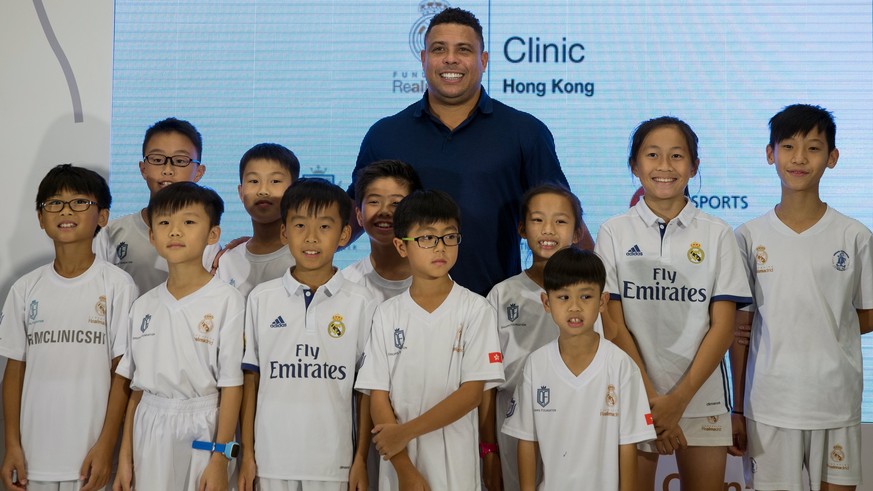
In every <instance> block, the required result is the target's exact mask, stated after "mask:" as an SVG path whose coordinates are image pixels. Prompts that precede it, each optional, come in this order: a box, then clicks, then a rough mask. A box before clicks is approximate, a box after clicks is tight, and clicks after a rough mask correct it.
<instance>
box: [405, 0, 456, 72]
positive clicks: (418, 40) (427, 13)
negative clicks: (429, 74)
mask: <svg viewBox="0 0 873 491" xmlns="http://www.w3.org/2000/svg"><path fill="white" fill-rule="evenodd" d="M449 7H451V5H449V2H447V1H446V0H421V2H420V3H419V4H418V11H419V12H421V17H419V19H418V20H417V21H415V24H413V25H412V29H410V30H409V49H410V50H411V51H412V56H414V57H415V59H416V60H420V59H421V52H422V51H423V50H424V33H425V32H427V26H428V25H430V20H431V19H433V16H435V15H436V14H438V13H440V12H442V11H443V10H445V9H447V8H449Z"/></svg>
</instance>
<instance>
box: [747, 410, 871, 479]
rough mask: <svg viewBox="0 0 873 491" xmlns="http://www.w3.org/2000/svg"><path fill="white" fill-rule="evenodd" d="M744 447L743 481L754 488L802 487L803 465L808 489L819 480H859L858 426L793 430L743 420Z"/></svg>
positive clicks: (859, 437) (859, 436)
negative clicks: (807, 478) (745, 447)
mask: <svg viewBox="0 0 873 491" xmlns="http://www.w3.org/2000/svg"><path fill="white" fill-rule="evenodd" d="M746 435H747V439H748V450H747V452H746V455H745V457H744V458H743V464H744V465H743V467H744V470H745V474H746V483H747V484H749V485H754V486H755V489H761V490H769V489H786V490H789V491H794V490H802V489H803V468H804V467H805V468H806V469H807V471H808V472H809V482H810V489H811V490H812V491H818V490H819V489H820V488H821V483H822V482H827V483H830V484H837V485H840V486H857V485H858V484H860V483H861V425H854V426H847V427H844V428H832V429H828V430H795V429H790V428H779V427H776V426H769V425H765V424H763V423H758V422H755V421H752V420H750V419H747V420H746Z"/></svg>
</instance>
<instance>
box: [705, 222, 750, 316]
mask: <svg viewBox="0 0 873 491" xmlns="http://www.w3.org/2000/svg"><path fill="white" fill-rule="evenodd" d="M718 250H719V258H718V259H719V260H718V273H717V274H716V277H715V284H714V285H713V288H712V301H713V302H718V301H730V302H735V303H736V304H737V307H745V306H746V305H749V304H751V303H752V293H751V290H749V278H748V274H747V273H746V271H747V270H746V268H747V266H745V264H746V262H745V261H743V256H742V254H741V253H740V250H739V245H738V244H737V240H736V237H735V236H734V234H733V231H732V230H731V228H730V227H729V226H728V225H727V224H725V229H724V231H723V232H722V233H721V234H719V245H718Z"/></svg>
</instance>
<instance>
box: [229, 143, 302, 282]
mask: <svg viewBox="0 0 873 491" xmlns="http://www.w3.org/2000/svg"><path fill="white" fill-rule="evenodd" d="M298 177H300V162H299V161H298V160H297V157H296V156H295V155H294V153H293V152H292V151H291V150H288V149H287V148H285V147H283V146H282V145H279V144H278V143H259V144H257V145H255V146H253V147H252V148H250V149H248V151H246V153H244V154H243V156H242V158H241V159H240V161H239V182H240V184H239V186H238V187H237V190H238V191H239V199H240V201H242V203H243V206H244V207H245V209H246V212H247V213H248V214H249V216H251V217H252V237H251V238H250V239H249V240H248V241H246V242H245V243H243V244H239V245H237V246H236V247H234V248H232V249H228V248H225V249H224V250H223V251H221V252H220V253H219V255H218V258H217V260H218V269H217V271H216V273H215V274H216V276H218V277H219V278H221V279H222V280H223V281H224V282H226V283H228V284H230V285H231V286H234V287H236V289H237V290H239V291H240V293H242V294H243V296H248V294H249V292H251V291H252V288H254V287H256V286H258V285H259V284H261V283H263V282H265V281H268V280H273V279H276V278H279V277H280V276H282V275H283V274H285V273H286V272H287V271H288V268H290V267H291V266H293V265H294V258H293V257H292V256H291V252H290V251H289V250H288V247H286V246H285V245H284V244H283V243H282V239H281V237H279V229H280V228H281V226H282V213H281V210H280V206H279V205H280V201H281V200H282V195H283V194H284V193H285V190H286V189H288V186H290V185H291V184H292V183H293V182H294V181H296V180H297V178H298ZM228 247H230V246H228Z"/></svg>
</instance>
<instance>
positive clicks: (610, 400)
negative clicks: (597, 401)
mask: <svg viewBox="0 0 873 491" xmlns="http://www.w3.org/2000/svg"><path fill="white" fill-rule="evenodd" d="M617 401H618V398H617V397H616V395H615V386H614V385H612V384H609V385H607V386H606V405H607V406H609V407H615V403H616V402H617Z"/></svg>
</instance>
